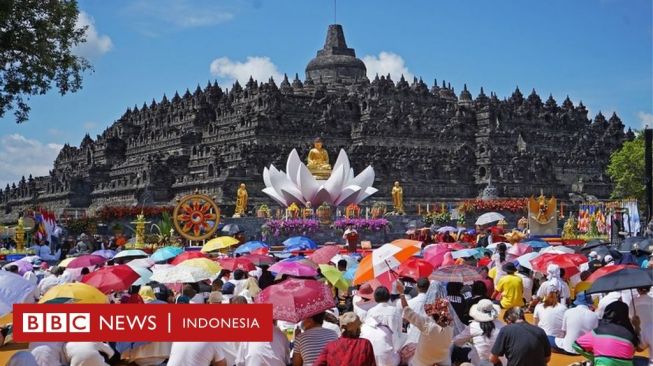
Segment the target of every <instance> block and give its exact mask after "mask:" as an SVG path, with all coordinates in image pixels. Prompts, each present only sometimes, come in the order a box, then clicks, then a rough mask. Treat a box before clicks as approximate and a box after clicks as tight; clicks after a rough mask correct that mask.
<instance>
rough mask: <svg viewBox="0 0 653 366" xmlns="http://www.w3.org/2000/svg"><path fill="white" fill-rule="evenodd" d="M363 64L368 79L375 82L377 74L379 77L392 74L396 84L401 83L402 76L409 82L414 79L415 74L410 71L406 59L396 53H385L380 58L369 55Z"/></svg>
mask: <svg viewBox="0 0 653 366" xmlns="http://www.w3.org/2000/svg"><path fill="white" fill-rule="evenodd" d="M363 62H364V63H365V67H366V68H367V78H368V79H370V80H374V77H375V76H376V75H377V74H378V75H379V76H385V75H388V74H390V76H391V77H392V80H393V81H395V82H397V81H399V79H400V78H401V75H402V74H403V75H404V78H405V79H406V80H407V81H408V82H411V81H412V79H413V73H411V72H410V71H408V67H406V63H405V62H404V59H403V58H402V57H401V56H399V55H397V54H396V53H392V52H385V51H383V52H381V53H379V55H378V56H374V55H371V56H370V55H368V56H365V57H363Z"/></svg>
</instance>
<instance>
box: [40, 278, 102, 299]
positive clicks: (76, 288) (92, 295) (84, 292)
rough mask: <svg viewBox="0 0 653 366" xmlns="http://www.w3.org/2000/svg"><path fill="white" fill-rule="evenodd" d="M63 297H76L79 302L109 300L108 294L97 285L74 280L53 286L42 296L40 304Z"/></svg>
mask: <svg viewBox="0 0 653 366" xmlns="http://www.w3.org/2000/svg"><path fill="white" fill-rule="evenodd" d="M61 297H67V298H71V299H75V300H77V301H75V303H77V304H106V303H108V302H109V301H108V299H107V296H106V295H105V294H103V293H102V292H100V290H98V289H96V288H95V287H93V286H90V285H87V284H85V283H82V282H74V283H64V284H61V285H56V286H54V287H52V288H51V289H49V290H48V292H46V293H45V294H44V295H43V296H41V299H40V300H39V304H43V303H46V302H48V301H50V300H53V299H56V298H61Z"/></svg>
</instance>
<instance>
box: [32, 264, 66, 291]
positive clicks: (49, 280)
mask: <svg viewBox="0 0 653 366" xmlns="http://www.w3.org/2000/svg"><path fill="white" fill-rule="evenodd" d="M62 272H63V268H60V267H55V268H53V269H52V271H51V273H52V274H51V275H49V276H47V277H45V278H44V279H42V280H41V282H40V283H39V286H38V290H39V296H43V295H44V294H45V293H46V292H48V290H49V289H51V288H53V287H54V286H56V285H59V284H61V283H62V281H61V277H60V275H61V273H62Z"/></svg>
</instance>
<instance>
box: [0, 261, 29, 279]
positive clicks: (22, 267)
mask: <svg viewBox="0 0 653 366" xmlns="http://www.w3.org/2000/svg"><path fill="white" fill-rule="evenodd" d="M12 265H14V266H16V267H18V274H20V275H21V276H22V275H24V274H25V272H29V271H31V270H32V263H30V262H28V261H24V260H17V261H15V262H11V263H7V264H5V265H4V267H2V268H3V269H7V267H9V266H12Z"/></svg>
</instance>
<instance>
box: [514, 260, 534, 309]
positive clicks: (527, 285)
mask: <svg viewBox="0 0 653 366" xmlns="http://www.w3.org/2000/svg"><path fill="white" fill-rule="evenodd" d="M522 271H523V269H522V268H521V267H520V268H519V271H518V272H517V276H518V277H519V278H521V283H522V288H523V295H524V301H526V304H529V303H530V302H531V300H532V299H533V279H532V278H531V276H529V275H528V274H527V273H523V272H522Z"/></svg>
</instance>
